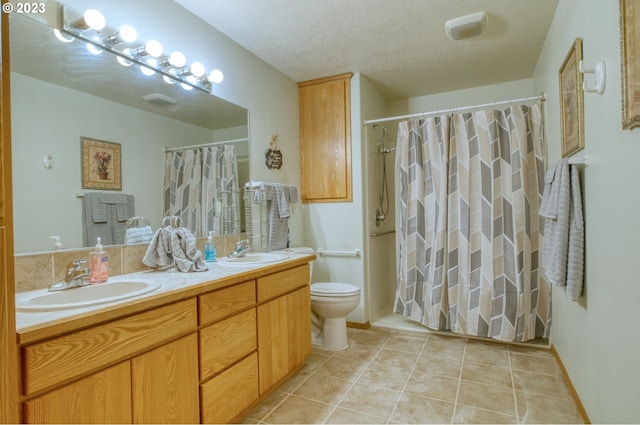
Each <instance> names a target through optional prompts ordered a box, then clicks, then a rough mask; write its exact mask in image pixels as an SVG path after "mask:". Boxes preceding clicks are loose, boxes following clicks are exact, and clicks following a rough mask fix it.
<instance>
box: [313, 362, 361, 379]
mask: <svg viewBox="0 0 640 425" xmlns="http://www.w3.org/2000/svg"><path fill="white" fill-rule="evenodd" d="M365 366H366V363H362V362H360V361H357V360H349V359H341V358H339V357H331V358H330V359H329V360H327V361H326V362H325V363H324V364H323V365H322V366H320V367H319V368H318V369H316V371H315V373H317V374H320V375H325V376H330V377H333V378H338V379H342V380H345V381H349V382H354V381H355V380H356V379H358V376H360V374H361V373H362V371H363V370H364V368H365Z"/></svg>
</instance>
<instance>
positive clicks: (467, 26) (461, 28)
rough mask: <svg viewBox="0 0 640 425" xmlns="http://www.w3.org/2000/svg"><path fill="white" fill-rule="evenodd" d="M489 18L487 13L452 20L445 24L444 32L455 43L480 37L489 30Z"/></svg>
mask: <svg viewBox="0 0 640 425" xmlns="http://www.w3.org/2000/svg"><path fill="white" fill-rule="evenodd" d="M487 25H488V18H487V14H486V13H485V12H478V13H473V14H471V15H466V16H461V17H459V18H455V19H450V20H448V21H447V22H445V23H444V30H445V32H446V33H447V37H449V38H450V39H451V40H453V41H458V40H464V39H465V38H470V37H475V36H477V35H480V34H482V33H483V32H484V30H486V29H487Z"/></svg>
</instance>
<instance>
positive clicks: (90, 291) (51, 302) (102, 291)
mask: <svg viewBox="0 0 640 425" xmlns="http://www.w3.org/2000/svg"><path fill="white" fill-rule="evenodd" d="M159 287H160V284H159V283H156V282H153V281H150V280H142V279H135V280H121V281H114V282H105V283H99V284H96V285H88V286H82V287H79V288H71V289H64V290H62V291H56V292H49V291H47V290H46V289H45V290H39V291H31V292H24V293H19V294H16V310H17V311H52V310H69V309H73V308H81V307H88V306H92V305H97V304H105V303H110V302H114V301H119V300H124V299H127V298H133V297H137V296H138V295H142V294H146V293H149V292H152V291H155V290H156V289H158V288H159Z"/></svg>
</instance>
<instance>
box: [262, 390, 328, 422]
mask: <svg viewBox="0 0 640 425" xmlns="http://www.w3.org/2000/svg"><path fill="white" fill-rule="evenodd" d="M332 410H333V406H330V405H328V404H324V403H320V402H317V401H313V400H306V399H304V398H300V397H296V396H294V395H290V396H289V397H287V399H285V400H284V401H283V402H282V404H280V405H279V406H278V407H276V409H275V410H274V411H273V412H271V413H270V414H269V415H268V416H267V417H266V418H264V419H263V422H265V423H269V424H321V423H323V422H324V421H325V419H327V417H329V414H330V413H331V411H332Z"/></svg>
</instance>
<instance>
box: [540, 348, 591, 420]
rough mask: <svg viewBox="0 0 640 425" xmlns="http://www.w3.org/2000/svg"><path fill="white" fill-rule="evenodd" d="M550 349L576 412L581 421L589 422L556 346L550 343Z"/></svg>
mask: <svg viewBox="0 0 640 425" xmlns="http://www.w3.org/2000/svg"><path fill="white" fill-rule="evenodd" d="M550 350H551V354H553V357H554V358H555V359H556V363H558V367H560V372H561V373H562V379H564V382H565V384H567V388H568V389H569V392H570V393H571V397H572V398H573V401H574V402H575V403H576V407H577V409H578V414H579V415H580V418H581V419H582V423H584V424H590V423H591V419H589V415H587V411H586V410H585V408H584V405H583V404H582V401H581V400H580V396H578V392H577V391H576V388H575V387H574V386H573V383H572V382H571V378H569V374H568V373H567V369H565V367H564V364H563V363H562V359H561V358H560V354H558V351H557V350H556V347H554V346H553V344H551V347H550Z"/></svg>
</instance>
